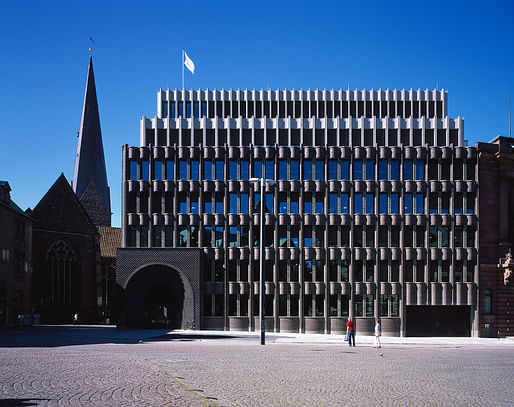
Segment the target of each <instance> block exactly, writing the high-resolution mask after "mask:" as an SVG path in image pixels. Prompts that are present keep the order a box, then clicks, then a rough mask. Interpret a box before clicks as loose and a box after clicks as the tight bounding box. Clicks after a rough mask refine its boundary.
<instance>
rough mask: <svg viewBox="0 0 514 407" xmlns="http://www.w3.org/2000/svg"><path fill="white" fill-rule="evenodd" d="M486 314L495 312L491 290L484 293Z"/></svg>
mask: <svg viewBox="0 0 514 407" xmlns="http://www.w3.org/2000/svg"><path fill="white" fill-rule="evenodd" d="M484 312H485V313H486V314H491V313H492V312H493V296H492V293H491V290H485V291H484Z"/></svg>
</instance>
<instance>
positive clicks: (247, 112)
mask: <svg viewBox="0 0 514 407" xmlns="http://www.w3.org/2000/svg"><path fill="white" fill-rule="evenodd" d="M122 177H123V179H122V229H123V231H122V239H123V243H122V246H123V247H122V249H119V250H118V255H117V282H118V285H119V287H120V293H121V296H122V297H120V299H121V301H122V302H121V303H120V306H121V307H124V312H125V314H126V315H125V317H126V320H127V324H128V325H129V326H163V325H164V326H172V327H193V328H204V329H227V330H254V329H256V318H257V316H258V293H259V289H258V288H259V278H258V275H259V274H258V270H259V245H260V243H261V242H259V208H260V205H259V204H260V200H261V199H264V200H265V205H266V215H265V226H266V227H265V231H266V235H265V241H264V242H263V244H264V245H265V259H264V260H265V281H264V282H263V283H264V284H265V295H266V298H265V308H266V327H267V329H268V330H273V331H277V332H278V331H280V332H313V333H341V332H344V331H345V325H346V321H347V319H348V318H354V319H355V321H356V328H357V332H365V333H369V332H371V331H372V327H373V324H374V319H375V318H377V317H380V318H381V319H382V326H383V331H384V334H386V335H474V336H476V335H478V334H479V314H478V301H477V299H478V285H479V263H478V253H477V247H478V233H479V231H478V220H479V219H478V213H479V212H478V209H479V208H478V182H477V180H478V155H477V149H476V148H474V147H467V146H466V143H465V141H464V123H463V119H462V118H460V117H457V118H450V117H448V115H447V92H446V91H444V90H442V91H440V90H433V91H429V90H417V91H415V90H400V91H398V90H394V91H390V90H386V91H382V90H378V91H375V90H362V91H357V90H356V91H350V90H347V91H343V90H331V91H326V90H323V91H320V90H315V91H311V90H308V91H303V90H299V91H296V90H283V91H282V90H277V91H272V90H260V91H256V90H253V91H248V90H244V91H241V90H237V91H235V90H205V91H202V90H198V91H196V90H191V91H189V90H182V91H181V90H167V91H159V92H158V94H157V116H156V117H154V118H151V119H148V118H145V117H143V118H142V120H141V133H140V142H139V146H137V147H129V146H124V147H123V172H122ZM261 177H264V178H266V179H268V180H270V181H269V182H267V185H266V191H265V196H264V197H261V196H260V193H259V192H260V191H259V189H258V188H257V186H256V183H255V182H253V181H251V179H252V178H261ZM271 181H273V182H271ZM257 329H258V327H257Z"/></svg>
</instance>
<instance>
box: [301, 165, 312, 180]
mask: <svg viewBox="0 0 514 407" xmlns="http://www.w3.org/2000/svg"><path fill="white" fill-rule="evenodd" d="M303 179H304V180H311V179H312V161H304V162H303Z"/></svg>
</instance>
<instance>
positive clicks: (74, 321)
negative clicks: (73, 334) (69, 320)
mask: <svg viewBox="0 0 514 407" xmlns="http://www.w3.org/2000/svg"><path fill="white" fill-rule="evenodd" d="M78 324H79V314H77V313H75V315H73V325H78Z"/></svg>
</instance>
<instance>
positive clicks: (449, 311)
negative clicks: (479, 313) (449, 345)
mask: <svg viewBox="0 0 514 407" xmlns="http://www.w3.org/2000/svg"><path fill="white" fill-rule="evenodd" d="M405 323H406V330H405V336H471V307H470V306H468V305H452V306H445V305H427V306H424V305H423V306H421V305H408V306H406V307H405Z"/></svg>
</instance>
